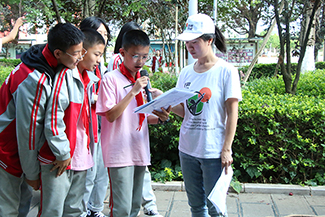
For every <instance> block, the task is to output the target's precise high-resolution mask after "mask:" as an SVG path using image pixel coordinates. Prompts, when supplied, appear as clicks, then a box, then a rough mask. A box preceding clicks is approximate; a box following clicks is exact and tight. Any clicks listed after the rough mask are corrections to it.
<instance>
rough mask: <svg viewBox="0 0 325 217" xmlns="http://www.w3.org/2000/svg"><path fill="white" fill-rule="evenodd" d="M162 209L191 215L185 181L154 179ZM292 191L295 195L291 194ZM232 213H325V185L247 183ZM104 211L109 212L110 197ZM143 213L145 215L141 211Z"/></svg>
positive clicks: (236, 216)
mask: <svg viewBox="0 0 325 217" xmlns="http://www.w3.org/2000/svg"><path fill="white" fill-rule="evenodd" d="M153 189H154V190H155V195H156V198H157V206H158V211H159V212H160V214H161V215H163V216H165V217H189V216H191V212H190V207H189V205H188V203H187V197H186V193H185V191H184V186H183V183H182V182H170V183H166V184H161V183H160V184H159V183H153ZM291 195H292V196H291ZM38 205H39V192H35V196H34V198H33V203H32V206H31V211H30V213H29V215H28V217H35V216H36V214H37V210H38ZM227 210H228V216H229V217H289V216H290V217H311V216H323V217H325V187H323V186H321V187H302V186H298V185H269V184H243V190H242V192H241V193H240V194H237V193H235V192H233V191H232V190H231V189H230V193H229V194H228V196H227ZM103 213H104V214H108V199H106V201H105V209H104V210H103ZM140 216H141V217H144V215H143V213H142V211H141V215H140Z"/></svg>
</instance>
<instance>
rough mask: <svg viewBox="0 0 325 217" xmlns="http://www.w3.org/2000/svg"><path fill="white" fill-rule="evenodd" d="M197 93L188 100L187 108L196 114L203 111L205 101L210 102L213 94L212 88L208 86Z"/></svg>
mask: <svg viewBox="0 0 325 217" xmlns="http://www.w3.org/2000/svg"><path fill="white" fill-rule="evenodd" d="M197 93H198V94H197V95H195V96H193V97H191V98H189V99H188V100H187V101H186V106H187V109H188V110H189V112H190V113H191V114H192V115H194V116H197V115H200V114H201V113H202V111H203V107H204V103H209V100H210V99H211V95H212V93H211V90H210V88H208V87H203V88H202V89H201V90H200V91H197Z"/></svg>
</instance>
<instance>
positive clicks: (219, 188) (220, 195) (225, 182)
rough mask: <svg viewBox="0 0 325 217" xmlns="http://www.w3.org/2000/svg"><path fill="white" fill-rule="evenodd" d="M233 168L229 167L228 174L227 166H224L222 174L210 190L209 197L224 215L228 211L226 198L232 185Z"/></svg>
mask: <svg viewBox="0 0 325 217" xmlns="http://www.w3.org/2000/svg"><path fill="white" fill-rule="evenodd" d="M232 174H233V170H232V168H231V166H229V167H228V174H227V175H226V173H225V168H223V170H222V173H221V176H220V178H219V180H218V181H217V183H216V184H215V186H214V188H213V189H212V191H211V192H210V194H209V196H208V199H209V200H210V201H211V203H212V204H213V205H214V206H215V208H216V209H217V211H218V212H221V213H222V214H223V215H225V213H226V198H227V191H228V189H229V186H230V182H231V179H232Z"/></svg>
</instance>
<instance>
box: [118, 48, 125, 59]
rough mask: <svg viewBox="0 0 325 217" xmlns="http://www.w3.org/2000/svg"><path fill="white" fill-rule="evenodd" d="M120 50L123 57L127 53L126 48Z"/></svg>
mask: <svg viewBox="0 0 325 217" xmlns="http://www.w3.org/2000/svg"><path fill="white" fill-rule="evenodd" d="M118 51H119V52H120V54H121V55H122V57H124V55H125V50H124V49H123V48H120V49H119V50H118Z"/></svg>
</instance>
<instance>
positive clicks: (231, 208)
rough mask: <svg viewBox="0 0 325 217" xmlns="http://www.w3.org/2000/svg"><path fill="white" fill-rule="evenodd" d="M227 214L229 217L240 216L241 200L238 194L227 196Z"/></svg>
mask: <svg viewBox="0 0 325 217" xmlns="http://www.w3.org/2000/svg"><path fill="white" fill-rule="evenodd" d="M226 203H227V212H228V217H230V216H231V215H234V216H238V215H239V214H240V206H239V199H238V195H237V194H229V195H228V196H227V201H226Z"/></svg>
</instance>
